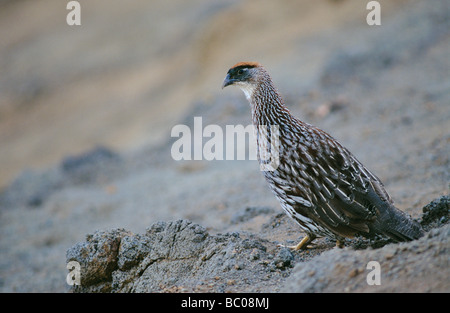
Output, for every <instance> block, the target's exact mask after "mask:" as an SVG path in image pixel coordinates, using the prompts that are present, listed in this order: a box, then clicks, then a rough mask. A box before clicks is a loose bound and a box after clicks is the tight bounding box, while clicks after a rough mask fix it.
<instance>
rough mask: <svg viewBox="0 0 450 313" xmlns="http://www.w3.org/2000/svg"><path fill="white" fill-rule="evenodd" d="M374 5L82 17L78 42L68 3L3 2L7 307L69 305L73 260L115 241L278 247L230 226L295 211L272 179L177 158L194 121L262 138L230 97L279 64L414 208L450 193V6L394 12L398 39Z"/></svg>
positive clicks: (215, 2) (1, 251) (320, 121)
mask: <svg viewBox="0 0 450 313" xmlns="http://www.w3.org/2000/svg"><path fill="white" fill-rule="evenodd" d="M367 2H368V1H361V0H320V1H309V0H296V1H288V0H283V1H270V0H246V1H238V0H190V1H186V0H170V1H165V0H151V1H149V0H128V1H111V0H90V1H87V0H80V1H79V3H80V5H81V25H80V26H69V25H67V23H66V16H67V14H68V13H69V11H68V10H67V9H66V5H67V3H68V1H61V0H2V1H0V190H1V192H0V196H1V197H0V257H1V259H0V290H2V291H61V290H64V288H66V287H67V285H66V284H65V275H66V273H67V270H66V269H65V251H66V250H67V249H68V248H69V247H70V246H72V245H73V244H74V243H76V242H78V241H81V240H83V239H84V235H85V234H86V233H89V232H91V233H92V232H93V231H95V230H96V229H100V228H103V229H105V228H106V229H108V228H111V227H126V228H127V229H129V230H131V231H138V232H140V231H143V230H145V228H146V227H148V226H150V225H151V223H153V222H155V221H157V220H161V219H163V220H171V219H177V218H189V219H191V220H193V221H194V222H197V223H201V224H202V225H204V226H205V227H207V228H208V229H209V230H210V231H212V232H214V231H228V230H230V229H236V228H239V229H247V230H249V231H254V232H256V233H260V225H261V223H264V222H267V220H264V219H262V220H259V221H258V223H259V224H258V223H256V222H254V223H253V224H247V225H242V224H239V225H236V224H233V223H231V222H230V221H232V220H233V219H232V216H233V214H235V213H236V212H239V210H241V211H242V210H244V209H245V208H246V207H247V206H258V205H260V206H268V207H271V208H273V212H277V213H278V212H281V210H280V208H279V205H278V203H277V202H276V200H275V198H274V197H273V196H272V195H271V194H270V193H269V192H268V190H267V187H266V186H265V183H264V181H263V179H262V176H261V174H260V173H259V171H258V166H257V164H256V162H225V161H222V162H220V161H216V162H175V161H173V160H172V159H171V157H170V146H171V142H172V141H173V139H172V138H171V137H170V130H171V129H172V127H173V126H174V125H176V124H180V123H183V124H188V125H190V123H192V122H193V116H202V117H203V123H204V125H203V126H205V125H207V124H219V125H226V124H237V123H239V124H244V125H247V124H249V123H250V122H251V118H250V110H249V108H248V104H247V101H246V99H245V97H244V96H243V95H242V93H241V91H240V90H238V89H237V88H229V89H228V88H227V89H225V90H221V84H222V81H223V79H224V77H225V75H226V72H227V71H228V69H229V68H230V67H231V66H232V65H234V64H235V63H237V62H239V61H259V62H261V63H262V64H263V65H265V67H266V68H267V69H268V70H269V72H270V73H271V75H272V78H273V80H274V82H275V84H276V85H277V87H278V88H279V90H280V92H281V94H283V96H284V99H285V100H286V104H287V105H288V106H289V108H290V109H291V111H292V112H293V113H295V115H297V116H299V117H301V118H302V119H304V120H305V121H307V122H309V123H312V124H316V125H318V126H320V127H322V128H323V129H325V130H326V131H328V132H329V133H331V134H332V135H333V136H334V137H336V138H337V139H338V140H340V141H341V142H342V143H343V145H344V146H347V147H348V148H349V149H350V150H351V151H352V152H353V153H354V154H355V155H356V156H357V157H358V158H359V159H360V160H361V161H362V162H363V163H364V164H365V165H366V166H367V167H368V168H370V169H371V170H373V171H374V172H375V173H376V174H377V176H379V177H380V178H381V179H382V180H383V182H384V183H385V184H386V187H387V190H388V191H389V192H390V193H391V195H392V197H393V198H394V200H396V203H397V205H398V206H399V207H400V208H401V209H403V210H406V211H408V213H410V214H412V215H413V216H415V217H417V216H418V215H419V214H420V210H421V206H423V205H425V204H426V203H428V202H429V201H431V200H432V199H434V198H435V197H437V196H439V195H443V194H448V191H449V181H450V174H449V155H450V148H449V146H450V129H449V125H450V123H449V120H450V106H449V103H450V92H449V91H450V78H449V76H450V75H449V70H450V66H449V60H450V57H449V56H450V48H449V47H450V31H449V29H450V27H449V21H450V13H449V2H448V0H396V1H387V0H381V1H379V3H380V4H381V23H382V25H381V26H369V25H367V23H366V16H367V14H368V13H369V11H368V10H367V9H366V4H367ZM99 147H100V148H99ZM271 212H272V211H271ZM294 226H295V225H294ZM293 234H295V235H293ZM269 235H273V234H267V236H269ZM299 235H300V234H299V233H298V231H297V230H296V228H294V232H293V233H290V234H286V233H283V234H281V235H280V238H279V240H285V239H286V238H287V237H289V236H290V237H291V239H292V237H294V238H296V237H295V236H299ZM273 238H274V237H272V239H273ZM61 288H62V289H61Z"/></svg>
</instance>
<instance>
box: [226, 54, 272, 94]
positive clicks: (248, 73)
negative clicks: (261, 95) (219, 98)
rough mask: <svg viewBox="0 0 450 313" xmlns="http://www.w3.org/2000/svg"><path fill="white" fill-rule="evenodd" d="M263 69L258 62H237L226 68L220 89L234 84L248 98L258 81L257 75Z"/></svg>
mask: <svg viewBox="0 0 450 313" xmlns="http://www.w3.org/2000/svg"><path fill="white" fill-rule="evenodd" d="M262 69H263V67H262V65H261V64H259V63H258V62H239V63H237V64H235V65H234V66H233V67H232V68H230V69H229V70H228V73H227V76H226V77H225V80H224V81H223V84H222V89H223V88H225V87H227V86H230V85H236V86H238V87H240V88H241V89H242V91H244V93H245V95H246V96H247V98H250V97H251V95H252V94H253V91H254V90H255V88H256V85H257V83H258V77H259V74H260V72H261V70H262Z"/></svg>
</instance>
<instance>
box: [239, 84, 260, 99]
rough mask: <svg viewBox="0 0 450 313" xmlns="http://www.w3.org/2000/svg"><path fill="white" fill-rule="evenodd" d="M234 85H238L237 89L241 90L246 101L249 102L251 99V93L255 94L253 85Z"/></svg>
mask: <svg viewBox="0 0 450 313" xmlns="http://www.w3.org/2000/svg"><path fill="white" fill-rule="evenodd" d="M236 85H238V86H239V88H241V90H242V91H243V92H244V94H245V97H247V100H248V101H249V102H250V101H251V99H252V97H253V93H254V92H255V89H256V86H255V85H253V84H243V83H237V84H236Z"/></svg>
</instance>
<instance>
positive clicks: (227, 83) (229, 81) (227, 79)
mask: <svg viewBox="0 0 450 313" xmlns="http://www.w3.org/2000/svg"><path fill="white" fill-rule="evenodd" d="M233 83H234V79H231V78H230V74H227V76H226V77H225V79H224V81H223V84H222V89H223V88H225V87H226V86H230V85H233Z"/></svg>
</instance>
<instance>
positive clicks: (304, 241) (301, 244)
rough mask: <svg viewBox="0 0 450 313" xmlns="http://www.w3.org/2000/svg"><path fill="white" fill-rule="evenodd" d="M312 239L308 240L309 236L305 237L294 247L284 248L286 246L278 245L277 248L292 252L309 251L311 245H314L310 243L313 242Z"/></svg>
mask: <svg viewBox="0 0 450 313" xmlns="http://www.w3.org/2000/svg"><path fill="white" fill-rule="evenodd" d="M313 240H314V238H312V239H311V238H310V237H309V236H305V237H304V238H303V239H302V240H301V241H300V242H299V243H298V244H297V245H296V246H286V245H282V244H278V245H277V246H278V247H284V248H289V249H291V250H293V251H298V250H300V249H311V248H312V247H311V245H315V244H314V243H312V242H311V241H313Z"/></svg>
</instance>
